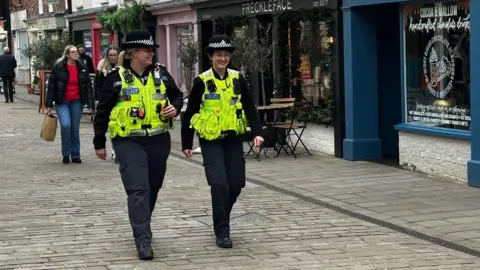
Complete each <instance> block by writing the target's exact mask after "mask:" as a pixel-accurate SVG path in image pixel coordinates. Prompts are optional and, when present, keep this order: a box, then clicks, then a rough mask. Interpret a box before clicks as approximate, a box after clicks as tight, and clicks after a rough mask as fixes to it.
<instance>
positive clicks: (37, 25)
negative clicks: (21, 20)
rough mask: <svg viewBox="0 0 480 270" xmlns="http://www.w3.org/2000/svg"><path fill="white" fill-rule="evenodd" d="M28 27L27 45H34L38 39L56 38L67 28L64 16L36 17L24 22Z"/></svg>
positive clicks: (31, 73)
mask: <svg viewBox="0 0 480 270" xmlns="http://www.w3.org/2000/svg"><path fill="white" fill-rule="evenodd" d="M26 24H27V26H28V43H29V44H30V45H31V44H35V43H36V42H37V41H39V40H40V39H44V38H46V39H51V38H55V37H58V36H59V34H61V32H62V31H63V29H65V28H66V27H67V20H66V19H65V18H64V14H61V13H59V14H56V15H55V16H54V17H37V18H35V19H30V20H28V21H26ZM35 75H38V74H34V71H33V69H32V70H31V71H30V76H31V78H34V77H35Z"/></svg>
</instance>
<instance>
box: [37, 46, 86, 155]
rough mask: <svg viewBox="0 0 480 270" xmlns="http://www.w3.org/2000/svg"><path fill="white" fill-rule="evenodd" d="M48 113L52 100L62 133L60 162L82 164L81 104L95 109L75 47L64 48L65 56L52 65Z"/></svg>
mask: <svg viewBox="0 0 480 270" xmlns="http://www.w3.org/2000/svg"><path fill="white" fill-rule="evenodd" d="M46 96H47V97H46V107H47V113H48V114H52V108H53V105H54V103H55V109H56V111H57V115H58V118H59V120H60V127H61V129H60V130H61V136H62V156H63V160H62V162H63V163H64V164H68V163H70V160H71V161H72V162H73V163H82V160H81V159H80V119H81V118H82V111H83V106H85V104H87V106H88V109H89V112H90V113H92V112H93V110H94V108H95V99H94V97H93V90H92V82H91V80H90V77H89V76H88V71H87V70H86V67H85V66H84V65H83V64H81V63H80V62H79V61H78V50H77V48H76V47H75V46H73V45H68V46H66V47H65V51H64V56H63V57H62V58H60V59H59V60H58V61H57V62H56V63H55V65H54V66H53V69H52V72H51V74H50V78H49V79H48V89H47V95H46Z"/></svg>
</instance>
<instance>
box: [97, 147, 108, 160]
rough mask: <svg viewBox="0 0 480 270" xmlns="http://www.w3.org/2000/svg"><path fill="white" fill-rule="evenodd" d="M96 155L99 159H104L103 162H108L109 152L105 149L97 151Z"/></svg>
mask: <svg viewBox="0 0 480 270" xmlns="http://www.w3.org/2000/svg"><path fill="white" fill-rule="evenodd" d="M95 155H97V157H98V158H99V159H102V160H106V159H107V150H105V148H104V149H96V150H95Z"/></svg>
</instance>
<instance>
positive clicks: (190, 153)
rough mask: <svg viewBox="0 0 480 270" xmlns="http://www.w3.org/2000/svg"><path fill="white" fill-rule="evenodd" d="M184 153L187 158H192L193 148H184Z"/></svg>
mask: <svg viewBox="0 0 480 270" xmlns="http://www.w3.org/2000/svg"><path fill="white" fill-rule="evenodd" d="M183 154H184V155H185V156H186V157H187V158H191V157H192V155H193V152H192V149H185V150H183Z"/></svg>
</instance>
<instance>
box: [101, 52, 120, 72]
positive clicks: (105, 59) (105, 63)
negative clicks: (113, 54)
mask: <svg viewBox="0 0 480 270" xmlns="http://www.w3.org/2000/svg"><path fill="white" fill-rule="evenodd" d="M110 51H117V53H118V52H119V50H118V49H117V47H110V48H108V50H107V52H106V53H105V56H104V57H103V59H102V60H100V61H102V63H101V64H102V65H101V66H100V68H99V70H101V71H102V72H103V73H104V74H105V75H106V74H107V72H109V71H110V70H111V69H112V68H113V67H112V63H110V59H109V58H108V53H109V52H110ZM118 57H120V56H118ZM117 65H118V60H117Z"/></svg>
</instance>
